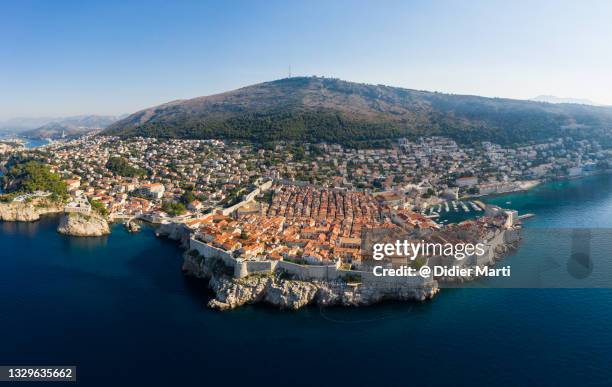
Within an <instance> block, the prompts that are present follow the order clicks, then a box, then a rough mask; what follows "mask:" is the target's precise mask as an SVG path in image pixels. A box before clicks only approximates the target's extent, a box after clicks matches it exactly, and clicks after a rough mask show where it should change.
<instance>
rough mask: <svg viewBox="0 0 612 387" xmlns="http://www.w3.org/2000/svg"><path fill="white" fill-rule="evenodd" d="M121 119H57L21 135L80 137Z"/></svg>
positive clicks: (32, 136)
mask: <svg viewBox="0 0 612 387" xmlns="http://www.w3.org/2000/svg"><path fill="white" fill-rule="evenodd" d="M119 118H120V117H116V116H97V115H84V116H74V117H65V118H60V119H56V120H54V121H51V122H48V123H46V124H44V125H42V126H40V127H37V128H35V129H30V130H26V131H23V132H21V133H20V134H21V135H22V136H25V137H29V138H52V139H58V138H61V137H62V135H64V136H66V137H74V136H80V135H83V134H86V133H89V132H91V131H93V130H96V129H104V128H106V127H107V126H109V125H110V124H112V123H113V122H115V121H117V120H118V119H119Z"/></svg>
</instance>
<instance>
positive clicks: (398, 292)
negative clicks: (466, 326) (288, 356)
mask: <svg viewBox="0 0 612 387" xmlns="http://www.w3.org/2000/svg"><path fill="white" fill-rule="evenodd" d="M183 271H184V272H185V273H186V274H187V275H192V276H195V277H198V278H204V279H207V280H208V283H209V286H210V288H211V289H212V290H213V291H214V293H215V298H214V299H212V300H211V301H210V302H209V303H208V306H209V307H211V308H214V309H219V310H226V309H233V308H236V307H238V306H241V305H245V304H252V303H258V302H263V303H267V304H271V305H274V306H277V307H280V308H284V309H299V308H301V307H303V306H306V305H319V306H331V305H343V306H361V305H371V304H375V303H377V302H380V301H383V300H415V301H424V300H427V299H430V298H432V297H433V296H434V295H435V294H436V293H437V292H438V288H437V285H433V286H431V287H427V288H413V287H405V288H399V289H398V288H393V289H390V288H388V289H385V288H381V287H373V286H367V285H364V284H348V283H346V282H344V281H316V282H315V281H300V280H295V279H288V278H282V276H279V275H275V274H266V275H251V276H248V277H246V278H240V279H236V278H232V277H231V275H230V273H229V271H227V268H225V267H224V265H223V263H222V262H220V261H219V260H217V259H214V258H208V259H205V258H203V257H202V256H199V255H197V254H195V253H193V252H188V253H185V255H184V263H183Z"/></svg>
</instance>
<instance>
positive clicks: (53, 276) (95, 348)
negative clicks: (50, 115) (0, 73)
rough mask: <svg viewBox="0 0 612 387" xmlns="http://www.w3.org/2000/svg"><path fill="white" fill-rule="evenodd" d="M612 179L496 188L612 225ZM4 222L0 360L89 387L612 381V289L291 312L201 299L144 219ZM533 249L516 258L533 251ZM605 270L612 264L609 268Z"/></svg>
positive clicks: (483, 293)
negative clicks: (63, 231) (67, 374)
mask: <svg viewBox="0 0 612 387" xmlns="http://www.w3.org/2000/svg"><path fill="white" fill-rule="evenodd" d="M610 188H612V179H610V178H609V177H597V178H590V179H585V180H581V181H571V182H563V183H554V185H552V186H546V187H542V188H540V189H538V190H535V191H532V192H529V193H523V194H513V195H507V196H506V197H496V198H492V199H490V201H497V202H500V203H501V204H504V203H505V202H506V201H511V202H512V206H513V207H517V208H519V210H521V212H535V213H536V214H537V216H536V217H535V218H533V219H532V220H530V221H529V222H527V223H526V225H527V227H528V229H527V230H526V231H527V233H530V232H531V233H535V232H537V228H543V227H565V228H569V227H577V226H583V225H590V224H591V223H594V224H597V225H598V226H599V227H608V226H611V225H612V216H611V215H612V190H611V189H610ZM55 227H56V219H54V218H52V217H51V218H46V219H44V220H42V221H40V222H37V223H33V224H18V223H0V246H2V249H1V250H0V254H1V257H0V310H1V311H2V312H1V313H0V331H1V332H2V342H1V345H0V364H35V365H36V364H37V365H44V364H54V365H56V364H65V365H73V364H74V365H76V366H77V367H78V372H77V375H78V379H79V383H78V384H81V385H96V386H114V385H132V386H133V385H150V386H170V385H174V386H181V385H194V386H195V385H198V386H202V385H205V386H207V385H210V386H217V385H242V386H244V385H253V386H258V385H294V386H301V385H304V386H306V385H308V386H312V385H321V386H326V385H334V386H338V385H353V386H364V385H401V386H408V385H422V384H424V383H428V384H445V385H465V384H468V383H469V384H472V385H473V384H484V385H517V384H519V385H576V384H580V385H610V383H611V381H612V368H611V367H610V364H611V362H612V330H611V329H610V321H612V291H611V290H607V289H603V290H602V289H491V288H463V289H444V290H443V291H442V292H441V293H440V294H439V295H438V296H437V297H436V298H435V299H434V300H432V301H430V302H426V303H390V304H384V305H379V306H374V307H370V308H349V309H345V308H331V309H324V310H320V309H319V308H316V307H312V308H306V309H304V310H300V311H297V312H286V311H285V312H283V311H277V310H275V309H272V308H269V307H263V306H250V307H245V308H241V309H238V310H235V311H230V312H223V313H222V312H215V311H211V310H208V309H206V308H205V307H204V305H205V303H206V301H207V300H208V297H210V294H209V293H208V291H207V290H206V289H205V288H204V287H203V286H202V284H201V282H199V281H197V280H190V279H186V278H184V277H183V275H182V274H181V272H180V266H181V257H180V253H181V251H180V250H179V249H178V247H177V246H176V245H175V244H174V243H173V242H170V241H167V240H164V239H158V238H155V237H154V235H153V234H152V232H151V230H150V229H144V230H143V232H141V233H138V234H128V233H127V232H125V231H124V230H123V229H122V227H121V226H116V227H114V229H113V233H112V234H111V235H110V236H109V237H107V238H94V239H78V238H70V237H65V236H61V235H59V234H57V233H56V232H55ZM526 240H527V241H526V246H523V248H522V249H521V250H519V252H517V253H516V254H514V255H513V256H511V257H509V258H508V261H509V262H512V265H514V266H520V265H521V264H525V263H526V262H529V261H530V260H535V259H538V257H536V256H535V255H534V254H531V255H530V253H529V251H528V249H525V247H529V243H531V242H530V240H529V238H526ZM611 274H612V273H611Z"/></svg>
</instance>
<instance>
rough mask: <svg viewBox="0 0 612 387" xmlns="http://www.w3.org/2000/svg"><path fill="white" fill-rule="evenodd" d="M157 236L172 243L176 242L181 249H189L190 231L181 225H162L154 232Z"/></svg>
mask: <svg viewBox="0 0 612 387" xmlns="http://www.w3.org/2000/svg"><path fill="white" fill-rule="evenodd" d="M155 234H156V235H157V236H163V237H166V238H168V239H172V240H174V241H178V242H179V244H180V246H181V247H183V248H188V247H189V236H190V235H191V230H190V229H189V228H188V227H187V226H186V225H184V224H182V223H162V224H160V225H159V227H158V228H157V230H155Z"/></svg>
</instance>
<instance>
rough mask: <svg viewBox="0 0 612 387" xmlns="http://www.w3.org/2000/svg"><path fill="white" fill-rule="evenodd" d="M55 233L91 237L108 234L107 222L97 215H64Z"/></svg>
mask: <svg viewBox="0 0 612 387" xmlns="http://www.w3.org/2000/svg"><path fill="white" fill-rule="evenodd" d="M57 232H59V233H60V234H65V235H72V236H81V237H91V236H102V235H107V234H110V227H109V226H108V222H107V221H106V220H105V219H104V218H102V217H101V216H99V215H94V214H91V215H83V214H78V213H68V214H64V215H63V216H62V218H61V219H60V223H59V226H58V227H57Z"/></svg>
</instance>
